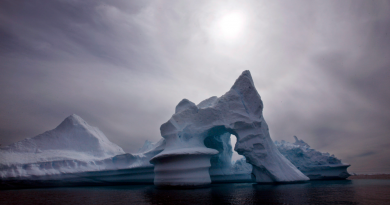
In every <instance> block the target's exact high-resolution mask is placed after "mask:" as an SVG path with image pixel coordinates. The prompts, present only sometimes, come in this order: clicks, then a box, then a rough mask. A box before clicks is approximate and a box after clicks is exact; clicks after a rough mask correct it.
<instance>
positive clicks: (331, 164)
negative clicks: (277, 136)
mask: <svg viewBox="0 0 390 205" xmlns="http://www.w3.org/2000/svg"><path fill="white" fill-rule="evenodd" d="M294 138H295V142H294V143H291V142H286V141H284V140H282V141H280V142H279V141H275V145H276V147H277V148H278V150H279V152H280V153H281V154H282V155H283V156H285V157H286V158H287V159H288V160H290V162H291V163H292V164H293V165H295V166H296V167H297V168H298V169H299V170H300V171H301V172H302V173H303V174H305V175H306V176H307V177H309V178H310V180H323V179H346V178H347V177H349V176H350V174H349V173H348V171H347V168H348V167H349V166H351V165H349V164H345V163H342V162H341V160H340V159H338V158H336V157H335V156H334V155H330V154H329V153H322V152H319V151H317V150H315V149H312V148H310V146H309V145H308V144H307V143H306V142H304V141H303V140H300V139H298V138H297V137H296V136H294ZM251 166H252V165H250V164H249V163H246V162H245V157H244V158H241V159H239V160H237V161H236V163H235V164H234V165H233V168H232V169H233V172H240V173H242V174H245V173H246V174H250V172H251Z"/></svg>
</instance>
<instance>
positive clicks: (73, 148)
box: [0, 114, 158, 180]
mask: <svg viewBox="0 0 390 205" xmlns="http://www.w3.org/2000/svg"><path fill="white" fill-rule="evenodd" d="M157 153H158V152H149V153H148V152H144V153H138V154H129V153H125V152H124V151H123V150H122V148H121V147H119V146H118V145H116V144H114V143H112V142H110V141H109V140H108V139H107V137H106V136H105V135H104V134H103V133H102V132H101V131H100V130H99V129H98V128H96V127H92V126H90V125H88V124H87V122H85V121H84V120H83V119H81V117H79V116H77V115H74V114H73V115H71V116H69V117H67V118H66V119H65V120H64V121H63V122H62V123H61V124H60V125H58V126H57V127H56V128H55V129H53V130H50V131H47V132H45V133H43V134H40V135H37V136H35V137H32V138H27V139H25V140H22V141H19V142H16V143H13V144H10V145H8V146H6V147H4V148H0V156H1V157H0V179H2V180H4V179H27V178H37V177H38V178H39V177H40V176H55V175H63V174H69V173H83V172H90V171H102V170H117V169H130V168H137V167H147V166H149V167H152V166H153V165H151V164H150V163H149V162H148V160H149V159H150V158H151V157H152V156H154V155H156V154H157Z"/></svg>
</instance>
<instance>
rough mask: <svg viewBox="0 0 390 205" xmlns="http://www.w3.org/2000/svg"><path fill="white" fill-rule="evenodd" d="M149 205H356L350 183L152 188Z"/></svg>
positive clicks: (328, 182) (148, 200) (146, 197)
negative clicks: (178, 188) (180, 188)
mask: <svg viewBox="0 0 390 205" xmlns="http://www.w3.org/2000/svg"><path fill="white" fill-rule="evenodd" d="M144 197H145V201H147V202H148V203H150V204H164V203H168V202H175V203H176V204H193V203H196V204H217V203H219V204H281V203H292V204H321V203H333V204H340V203H342V204H356V203H357V201H356V197H355V190H354V186H353V184H352V182H351V181H349V180H343V181H318V182H310V183H302V184H279V185H258V184H213V185H212V186H211V187H209V188H203V189H194V190H164V189H156V188H154V187H150V188H148V189H147V190H145V192H144Z"/></svg>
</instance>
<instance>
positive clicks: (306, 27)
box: [0, 0, 390, 173]
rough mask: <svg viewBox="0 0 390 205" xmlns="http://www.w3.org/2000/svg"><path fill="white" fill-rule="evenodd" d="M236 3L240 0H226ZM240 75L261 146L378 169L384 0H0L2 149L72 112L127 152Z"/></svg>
mask: <svg viewBox="0 0 390 205" xmlns="http://www.w3.org/2000/svg"><path fill="white" fill-rule="evenodd" d="M237 2H240V3H237ZM243 70H250V71H251V73H252V76H253V78H254V82H255V86H256V88H257V90H258V92H259V94H260V95H261V97H262V100H263V102H264V117H265V119H266V120H267V122H268V124H269V127H270V133H271V137H272V139H273V140H286V141H290V142H293V136H294V135H297V136H298V138H301V139H303V140H304V141H306V142H307V143H308V144H310V145H311V146H312V147H313V148H315V149H317V150H320V151H323V152H329V153H331V154H335V155H336V156H337V157H338V158H341V159H342V161H343V162H346V163H350V164H352V166H351V167H350V168H349V171H352V172H358V173H367V172H376V173H377V172H389V173H390V1H380V0H377V1H365V0H352V1H311V0H308V1H257V0H256V1H225V0H223V1H222V0H221V1H199V0H197V1H183V0H177V1H175V0H166V1H158V0H156V1H151V0H140V1H134V0H129V1H127V0H110V1H103V0H28V1H21V0H2V1H1V2H0V143H1V144H2V146H5V145H8V144H10V143H13V142H16V141H19V140H22V139H24V138H27V137H33V136H36V135H38V134H40V133H43V132H44V131H47V130H50V129H53V128H55V127H56V126H57V125H58V124H60V123H61V121H62V120H64V119H65V118H66V117H67V116H69V115H70V114H73V113H75V114H77V115H79V116H81V117H82V118H83V119H84V120H86V121H87V122H88V123H89V124H90V125H92V126H96V127H98V128H99V129H100V130H102V131H103V132H104V133H105V134H106V136H107V137H108V138H109V139H110V140H111V141H112V142H114V143H116V144H118V145H120V146H121V147H123V149H124V150H125V151H127V152H135V151H137V150H138V148H140V147H141V146H142V144H143V143H144V141H145V140H150V141H157V140H159V139H160V138H161V135H160V129H159V128H160V125H161V124H163V123H164V122H166V121H167V120H169V118H170V117H171V115H172V114H173V113H174V110H175V106H176V105H177V104H178V103H179V102H180V100H181V99H183V98H187V99H189V100H191V101H193V102H194V103H196V104H197V103H199V102H200V101H202V100H203V99H206V98H208V97H211V96H221V95H223V94H224V93H225V92H227V91H228V90H229V89H230V87H231V86H232V85H233V83H234V81H235V79H236V78H237V77H238V76H239V75H240V73H241V72H242V71H243Z"/></svg>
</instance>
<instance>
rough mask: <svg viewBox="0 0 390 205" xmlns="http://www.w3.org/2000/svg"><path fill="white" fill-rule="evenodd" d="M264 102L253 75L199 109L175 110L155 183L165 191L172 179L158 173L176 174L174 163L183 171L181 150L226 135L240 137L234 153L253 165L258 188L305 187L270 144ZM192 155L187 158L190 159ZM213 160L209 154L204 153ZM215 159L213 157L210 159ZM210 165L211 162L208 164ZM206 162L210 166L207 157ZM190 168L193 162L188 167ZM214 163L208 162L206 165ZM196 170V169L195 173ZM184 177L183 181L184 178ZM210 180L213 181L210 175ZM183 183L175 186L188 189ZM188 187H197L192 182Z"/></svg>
mask: <svg viewBox="0 0 390 205" xmlns="http://www.w3.org/2000/svg"><path fill="white" fill-rule="evenodd" d="M262 111H263V102H262V100H261V98H260V95H259V94H258V92H257V90H256V88H255V86H254V83H253V80H252V77H251V74H250V72H249V71H244V72H243V73H242V74H241V75H240V77H239V78H238V79H237V80H236V82H235V83H234V85H233V86H232V88H231V89H230V90H229V91H228V92H227V93H226V94H224V95H223V96H221V97H219V98H218V97H211V98H209V99H206V100H204V101H202V102H201V103H199V104H198V105H195V104H194V103H193V102H191V101H189V100H187V99H183V100H182V101H181V102H180V103H179V104H178V105H177V106H176V109H175V113H174V114H173V115H172V117H171V119H169V120H168V121H167V122H166V123H164V124H163V125H161V127H160V131H161V135H162V137H163V138H164V139H165V141H166V145H165V149H164V150H163V151H162V152H161V153H160V154H159V155H158V156H155V157H154V158H152V163H154V164H155V183H156V178H157V179H158V180H159V181H160V182H161V181H163V182H164V183H165V184H166V185H169V183H170V181H171V180H172V179H170V178H164V177H165V176H163V174H160V173H159V172H156V170H160V169H161V170H171V171H172V172H176V171H177V168H175V163H174V161H175V160H176V159H177V160H178V161H177V163H178V164H180V166H182V165H183V163H184V162H183V161H180V162H179V158H178V156H180V155H181V154H183V151H182V150H185V149H191V150H199V151H202V150H204V148H206V147H205V144H204V140H205V139H206V138H207V137H210V136H221V135H224V134H226V133H230V134H233V135H235V136H236V137H237V143H236V146H235V150H236V151H237V152H238V153H239V154H241V155H244V156H245V157H246V159H247V161H248V162H249V163H250V164H252V165H253V169H252V173H253V174H254V175H255V176H256V181H257V182H260V183H261V182H294V181H306V180H308V179H309V178H307V177H306V176H305V175H304V174H302V172H300V171H299V170H298V169H297V168H296V167H295V166H294V165H293V164H291V162H290V161H288V160H287V159H286V158H285V157H284V156H283V155H282V154H280V152H279V151H278V150H277V148H276V146H275V145H274V143H273V142H272V140H271V137H270V135H269V131H268V125H267V123H266V122H265V120H264V117H263V114H262ZM173 153H176V155H175V156H174V157H173V158H172V159H171V160H170V163H165V162H164V161H163V160H159V159H160V158H161V157H162V156H164V155H168V154H169V155H171V156H173ZM186 154H188V153H186ZM204 154H205V155H208V156H209V155H210V154H211V153H210V152H205V153H204ZM210 157H211V156H210ZM208 159H209V158H208ZM202 160H206V161H207V157H203V158H202ZM206 161H205V162H202V163H199V166H202V168H204V166H211V165H208V164H207V162H206ZM186 163H188V164H193V162H191V161H188V162H186ZM208 163H210V162H208ZM192 169H196V167H192ZM184 172H186V171H182V172H181V173H183V175H184V174H185V173H184ZM207 175H209V174H208V173H207ZM209 177H210V176H206V174H205V175H202V176H199V178H202V179H205V180H204V182H205V183H206V181H210V180H208V179H207V178H209ZM180 178H181V179H182V180H183V181H181V182H177V181H176V182H175V184H182V185H185V184H186V180H185V177H180ZM189 185H193V184H191V183H190V182H189Z"/></svg>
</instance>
